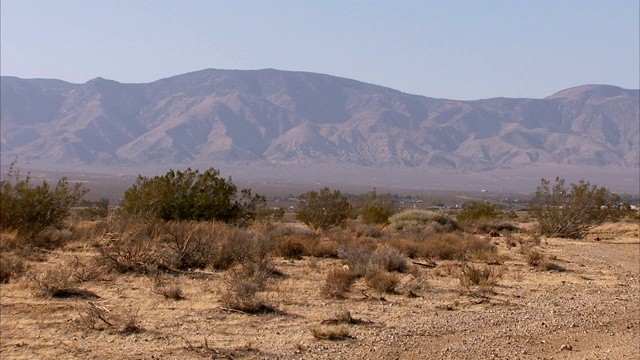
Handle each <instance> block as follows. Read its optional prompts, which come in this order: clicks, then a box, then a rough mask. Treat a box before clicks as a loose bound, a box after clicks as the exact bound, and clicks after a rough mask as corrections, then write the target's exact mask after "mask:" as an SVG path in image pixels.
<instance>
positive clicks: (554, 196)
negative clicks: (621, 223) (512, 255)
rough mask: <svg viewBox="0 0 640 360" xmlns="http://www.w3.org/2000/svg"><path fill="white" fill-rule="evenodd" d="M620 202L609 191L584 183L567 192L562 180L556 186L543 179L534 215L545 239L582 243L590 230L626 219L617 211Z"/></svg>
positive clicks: (538, 191) (534, 205)
mask: <svg viewBox="0 0 640 360" xmlns="http://www.w3.org/2000/svg"><path fill="white" fill-rule="evenodd" d="M618 199H619V197H618V196H617V195H615V194H612V193H611V192H610V191H609V189H607V188H604V187H598V186H596V185H591V184H590V183H589V182H586V181H584V180H580V181H579V182H578V183H577V184H571V186H570V187H569V188H567V187H566V186H565V181H564V179H561V178H559V177H558V178H556V180H555V184H554V185H553V186H551V183H550V182H549V181H548V180H545V179H542V181H541V184H540V186H538V189H537V190H536V193H535V202H534V204H533V205H532V207H531V213H532V215H533V217H534V218H535V219H536V220H537V221H538V222H539V223H540V231H541V232H542V234H543V235H545V236H549V237H564V238H575V239H579V238H582V237H584V234H585V233H586V232H587V231H588V230H589V229H590V228H593V227H595V226H597V225H600V224H602V223H604V222H605V221H611V220H617V219H619V218H620V217H621V216H622V215H623V212H622V211H620V210H619V209H618V207H617V205H618Z"/></svg>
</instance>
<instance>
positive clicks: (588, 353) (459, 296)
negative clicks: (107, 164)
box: [0, 223, 640, 359]
mask: <svg viewBox="0 0 640 360" xmlns="http://www.w3.org/2000/svg"><path fill="white" fill-rule="evenodd" d="M596 239H597V240H596ZM495 243H496V244H497V245H498V247H499V249H500V253H501V254H503V255H504V260H503V261H502V264H501V265H498V266H497V267H498V268H500V269H501V271H502V278H501V279H500V280H499V282H498V284H497V286H496V287H495V288H494V289H493V292H492V293H490V292H486V293H478V292H469V291H466V290H465V289H463V288H461V286H460V284H459V281H458V279H457V277H456V276H455V275H452V274H455V272H456V268H457V267H458V265H457V264H456V263H453V262H446V261H439V262H437V264H436V267H434V268H429V267H424V266H420V265H415V269H414V271H413V272H412V273H406V274H401V279H402V283H401V285H400V287H399V288H398V291H397V293H395V294H379V293H376V292H375V291H373V290H372V289H371V288H368V287H367V286H366V285H365V284H364V282H363V281H362V280H358V281H357V282H356V284H355V285H354V287H353V288H352V290H351V291H350V292H349V293H348V294H347V298H346V299H330V298H327V297H325V296H323V295H322V292H321V288H322V285H323V284H324V282H325V276H326V272H327V270H328V269H330V268H332V267H337V266H342V264H341V263H340V260H338V259H315V258H306V257H305V258H303V259H301V260H295V261H291V260H283V259H279V258H276V259H274V263H275V267H276V268H277V269H278V270H279V271H280V272H281V273H282V274H283V276H281V277H279V278H276V279H272V282H271V283H270V286H269V287H268V291H266V292H264V293H261V294H260V295H261V296H262V297H263V299H264V301H265V302H266V303H267V304H269V305H271V306H273V307H274V308H275V309H276V311H275V312H272V313H267V314H259V315H250V314H245V313H241V312H237V311H231V310H230V309H226V308H224V306H222V304H221V303H220V292H221V290H220V289H221V286H222V284H223V283H224V279H225V273H213V272H205V273H189V274H182V275H178V276H176V277H175V278H174V279H175V281H176V282H177V283H179V284H180V286H181V287H182V289H183V291H184V295H185V299H184V300H179V301H175V300H167V299H165V298H164V297H163V296H161V295H158V294H155V293H153V292H152V291H151V289H152V287H153V280H152V279H150V278H149V277H146V276H142V275H118V276H116V277H114V278H112V279H111V280H109V281H89V282H85V283H82V287H83V288H86V289H88V290H91V291H93V292H95V293H96V294H98V295H99V296H100V299H95V300H87V299H79V298H65V299H51V298H39V297H36V296H34V295H33V293H32V289H31V287H30V286H29V284H28V281H27V280H19V281H14V282H11V283H8V284H2V285H0V306H1V308H0V311H1V312H0V315H1V317H0V320H1V337H0V345H1V348H0V349H1V353H0V355H1V357H2V359H31V358H34V359H35V358H37V359H54V358H55V359H199V358H208V359H427V358H436V359H487V358H498V359H637V358H640V336H639V335H640V283H639V279H640V243H639V241H638V224H637V223H620V224H607V225H604V226H601V227H599V228H596V229H594V231H592V232H591V233H590V234H589V236H588V237H587V238H586V239H583V240H566V239H555V238H550V239H542V242H541V244H540V245H538V246H537V247H536V249H537V251H539V252H541V253H543V254H544V255H545V256H546V257H547V258H551V259H554V260H553V261H554V263H556V264H557V265H560V266H561V267H564V268H565V269H566V271H556V270H552V271H546V270H541V269H539V268H536V267H532V266H530V265H528V264H527V262H526V261H525V257H524V256H523V255H522V254H521V251H520V247H521V245H520V244H517V245H516V246H514V247H512V246H509V245H507V241H506V239H505V238H501V237H499V238H495ZM73 255H75V256H90V255H91V251H90V249H82V248H76V249H71V250H70V249H67V250H65V251H55V252H53V253H50V254H48V256H47V261H46V262H40V263H34V264H32V268H33V267H35V268H38V267H42V268H43V269H44V267H46V266H56V265H55V264H59V263H61V262H63V261H65V259H67V260H68V258H69V257H70V256H73ZM409 290H411V292H410V291H409ZM89 302H91V303H92V304H94V305H95V306H98V307H100V308H101V309H104V311H105V312H104V313H105V314H108V316H110V317H111V318H112V319H116V318H117V316H121V317H122V316H125V315H126V314H132V312H133V318H134V320H135V323H136V324H137V325H138V326H139V327H140V331H137V332H133V333H126V334H125V333H122V332H120V331H118V330H117V329H115V324H114V326H113V327H112V326H109V325H107V324H106V323H103V322H102V321H101V320H99V319H98V320H96V319H94V320H96V321H97V322H96V323H95V324H93V326H89V325H88V323H87V319H88V317H89V315H88V311H89V309H90V307H91V306H92V305H90V304H89ZM106 311H108V313H107V312H106ZM346 312H349V313H350V315H351V317H352V318H353V319H356V321H352V322H351V323H347V324H327V323H331V319H340V318H341V314H342V315H343V316H344V314H345V313H346ZM83 319H85V320H83ZM113 321H115V320H113ZM323 322H324V323H323ZM312 329H316V330H317V329H329V330H331V329H334V330H343V331H345V332H346V333H348V335H347V336H345V337H344V338H342V339H340V340H321V339H317V338H315V337H314V336H313V335H312Z"/></svg>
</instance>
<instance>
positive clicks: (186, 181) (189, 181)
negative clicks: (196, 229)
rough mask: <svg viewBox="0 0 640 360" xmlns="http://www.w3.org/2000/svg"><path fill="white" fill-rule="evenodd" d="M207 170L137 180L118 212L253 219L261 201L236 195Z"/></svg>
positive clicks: (161, 216)
mask: <svg viewBox="0 0 640 360" xmlns="http://www.w3.org/2000/svg"><path fill="white" fill-rule="evenodd" d="M219 175H220V172H219V171H218V170H215V169H214V168H210V169H209V170H207V171H205V172H204V173H202V174H201V173H200V172H199V171H198V170H195V171H194V170H191V169H190V168H189V169H187V170H186V171H184V172H181V171H173V170H170V171H169V172H168V173H167V174H165V175H163V176H156V177H154V178H152V179H149V178H147V177H144V176H139V177H138V179H137V181H136V183H135V184H134V185H133V186H132V187H130V188H129V189H127V191H126V192H125V194H124V200H123V202H122V203H121V207H122V209H123V210H124V211H125V212H127V213H129V214H132V215H136V216H139V217H141V218H143V219H162V220H219V221H224V222H234V221H240V220H246V219H253V218H254V217H255V212H256V209H257V208H258V207H261V206H264V204H265V198H264V197H263V196H260V195H255V196H252V195H251V190H250V189H243V190H242V191H240V197H238V189H237V187H236V185H235V184H233V182H231V179H229V180H225V179H223V178H220V177H219Z"/></svg>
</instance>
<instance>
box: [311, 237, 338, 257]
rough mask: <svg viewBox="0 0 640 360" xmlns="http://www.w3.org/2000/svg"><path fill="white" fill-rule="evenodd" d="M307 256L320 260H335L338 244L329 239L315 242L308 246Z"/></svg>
mask: <svg viewBox="0 0 640 360" xmlns="http://www.w3.org/2000/svg"><path fill="white" fill-rule="evenodd" d="M310 247H311V248H310V249H309V254H310V255H311V256H315V257H321V258H337V257H338V248H339V247H340V244H339V243H338V242H337V241H334V240H330V239H321V240H315V239H314V241H313V242H312V243H311V244H310Z"/></svg>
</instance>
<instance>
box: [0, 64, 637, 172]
mask: <svg viewBox="0 0 640 360" xmlns="http://www.w3.org/2000/svg"><path fill="white" fill-rule="evenodd" d="M1 99H2V101H1V103H0V105H1V109H0V116H1V117H0V120H1V123H2V127H1V130H2V132H1V146H2V158H3V160H4V161H7V160H8V159H13V158H14V157H15V156H19V158H20V159H21V160H20V161H21V162H24V163H28V164H38V163H41V164H45V163H46V164H89V165H100V166H108V165H115V164H120V165H132V166H139V165H141V164H142V165H161V166H167V167H171V166H178V165H180V164H192V163H194V164H195V163H207V162H209V163H210V162H212V161H216V162H224V163H237V162H247V161H249V162H253V161H262V162H265V161H266V162H272V163H294V164H295V163H305V162H318V163H323V162H328V163H344V164H360V165H367V166H368V165H394V166H409V167H417V168H437V169H461V170H485V169H493V168H518V167H522V166H528V165H535V164H571V165H587V166H596V167H600V166H620V167H638V166H639V165H640V145H639V141H640V140H639V136H640V135H639V134H640V130H639V126H640V121H639V119H640V117H639V110H638V104H639V101H640V100H639V91H638V90H626V89H621V88H617V87H613V86H605V85H586V86H580V87H576V88H572V89H567V90H563V91H560V92H558V93H556V94H554V95H551V96H549V97H547V98H545V99H507V98H496V99H487V100H478V101H452V100H443V99H433V98H427V97H423V96H417V95H410V94H405V93H402V92H399V91H396V90H392V89H389V88H384V87H380V86H376V85H371V84H366V83H362V82H358V81H354V80H349V79H344V78H338V77H332V76H329V75H323V74H314V73H304V72H287V71H278V70H273V69H265V70H255V71H241V70H212V69H209V70H202V71H197V72H193V73H188V74H184V75H178V76H174V77H170V78H167V79H162V80H158V81H155V82H152V83H147V84H121V83H118V82H115V81H110V80H105V79H101V78H97V79H94V80H91V81H89V82H87V83H85V84H70V83H66V82H63V81H60V80H42V79H32V80H23V79H18V78H15V77H2V80H1Z"/></svg>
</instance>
